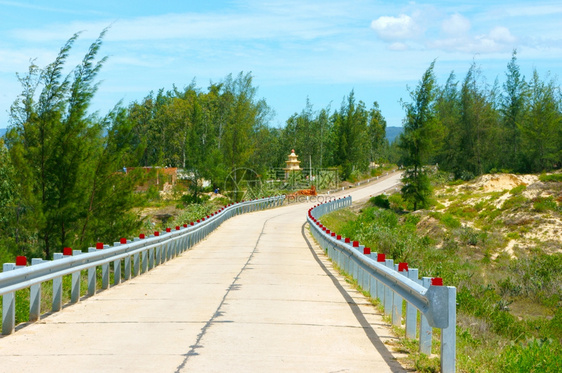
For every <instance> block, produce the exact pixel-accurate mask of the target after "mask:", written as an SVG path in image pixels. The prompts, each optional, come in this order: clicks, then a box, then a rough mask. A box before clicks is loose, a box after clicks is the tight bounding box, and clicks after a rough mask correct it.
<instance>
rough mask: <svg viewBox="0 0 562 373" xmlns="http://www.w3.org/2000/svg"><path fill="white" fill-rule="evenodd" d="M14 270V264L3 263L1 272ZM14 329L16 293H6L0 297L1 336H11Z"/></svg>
mask: <svg viewBox="0 0 562 373" xmlns="http://www.w3.org/2000/svg"><path fill="white" fill-rule="evenodd" d="M15 268H16V265H15V263H4V265H3V266H2V272H8V271H11V270H14V269H15ZM15 329H16V293H15V292H11V293H6V294H4V295H3V296H2V334H3V335H8V334H12V333H13V332H14V330H15Z"/></svg>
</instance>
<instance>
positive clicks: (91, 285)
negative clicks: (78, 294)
mask: <svg viewBox="0 0 562 373" xmlns="http://www.w3.org/2000/svg"><path fill="white" fill-rule="evenodd" d="M88 252H89V253H94V252H96V248H95V247H88ZM95 294H96V267H90V268H88V296H89V297H91V296H93V295H95Z"/></svg>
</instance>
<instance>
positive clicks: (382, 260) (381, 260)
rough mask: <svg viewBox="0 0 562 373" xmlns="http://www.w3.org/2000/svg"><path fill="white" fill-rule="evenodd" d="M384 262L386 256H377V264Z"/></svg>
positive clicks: (381, 254)
mask: <svg viewBox="0 0 562 373" xmlns="http://www.w3.org/2000/svg"><path fill="white" fill-rule="evenodd" d="M385 260H386V255H385V254H384V253H379V254H377V262H384V261H385Z"/></svg>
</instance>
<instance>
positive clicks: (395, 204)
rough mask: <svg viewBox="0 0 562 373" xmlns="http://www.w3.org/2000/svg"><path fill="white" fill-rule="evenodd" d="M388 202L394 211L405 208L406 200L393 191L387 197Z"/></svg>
mask: <svg viewBox="0 0 562 373" xmlns="http://www.w3.org/2000/svg"><path fill="white" fill-rule="evenodd" d="M388 202H389V203H390V208H391V209H393V210H395V211H402V210H404V209H406V202H405V201H404V199H403V198H402V195H401V194H400V193H394V194H392V195H390V196H389V197H388Z"/></svg>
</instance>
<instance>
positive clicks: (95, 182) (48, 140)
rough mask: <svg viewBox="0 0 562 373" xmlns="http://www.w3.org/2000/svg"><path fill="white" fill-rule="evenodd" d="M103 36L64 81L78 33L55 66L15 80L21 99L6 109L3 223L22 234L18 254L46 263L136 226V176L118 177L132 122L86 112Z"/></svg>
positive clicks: (116, 113)
mask: <svg viewBox="0 0 562 373" xmlns="http://www.w3.org/2000/svg"><path fill="white" fill-rule="evenodd" d="M104 34H105V31H103V32H102V33H101V35H100V37H99V38H98V39H97V40H95V41H94V43H92V45H91V46H90V48H89V50H88V51H87V53H86V55H85V56H84V58H83V60H82V62H81V63H80V64H79V65H78V66H77V67H76V68H75V69H74V70H73V71H72V73H71V74H69V75H68V76H66V77H64V76H63V74H62V72H63V70H64V68H65V64H66V61H67V59H68V58H69V54H70V51H71V49H72V46H73V45H74V43H75V41H76V40H77V38H78V34H75V35H74V36H73V37H72V38H70V39H69V40H68V42H67V43H66V44H65V45H64V46H63V48H62V49H61V51H60V52H59V54H58V56H57V57H56V59H55V61H54V62H52V63H51V64H49V65H47V66H46V67H45V68H39V67H37V66H35V65H34V64H31V66H30V67H29V72H28V74H27V75H26V76H23V77H22V76H18V78H19V80H20V83H21V85H22V93H21V95H20V96H19V97H18V98H17V99H16V101H15V102H14V104H13V105H12V107H11V125H10V128H9V130H8V133H7V135H6V139H7V144H8V147H9V155H10V161H11V163H12V165H13V167H14V168H15V169H17V170H18V172H17V173H12V175H10V179H11V183H12V184H13V185H17V186H18V188H17V190H18V193H17V195H15V194H13V195H12V197H13V201H12V203H11V204H12V206H13V208H14V209H15V212H16V214H15V216H12V217H11V219H10V220H11V224H14V226H17V227H21V226H25V227H26V230H28V231H27V232H26V231H25V230H22V231H19V229H18V231H17V235H16V236H14V237H13V238H14V240H13V243H14V245H15V249H16V250H17V252H18V253H23V254H25V255H28V256H31V255H33V256H43V257H47V258H48V257H50V255H51V252H52V251H53V250H54V249H57V248H59V249H60V248H62V247H64V246H66V247H74V248H84V247H87V246H88V245H89V244H91V243H92V242H96V241H101V240H104V241H107V242H112V240H115V239H117V238H119V237H121V236H122V235H126V234H127V233H128V232H131V231H133V230H134V229H135V228H137V227H138V226H139V224H140V222H139V219H138V218H137V217H136V215H134V214H132V213H130V212H129V210H130V208H131V207H132V206H133V200H134V198H133V195H132V192H133V189H134V187H135V185H136V183H137V181H138V180H139V176H138V175H134V174H132V175H127V176H125V175H124V174H123V173H119V172H117V170H119V169H121V168H122V167H123V164H124V163H123V162H124V160H125V159H126V158H127V157H128V156H129V150H130V142H131V138H130V134H131V132H132V126H131V123H130V122H129V121H128V120H127V118H126V116H125V112H124V110H123V109H119V108H118V107H117V108H115V109H114V110H113V111H111V112H110V113H109V114H108V115H107V116H106V117H104V118H98V117H94V116H89V115H88V113H87V111H88V108H89V106H90V102H91V100H92V98H93V96H94V94H95V92H96V90H97V83H96V82H95V79H96V76H97V74H98V73H99V71H100V69H101V67H102V66H103V64H104V62H105V58H101V59H99V60H98V59H97V54H98V52H99V49H100V48H101V44H102V38H103V36H104ZM104 132H106V133H107V134H105V135H104ZM22 233H24V234H22ZM9 236H10V235H9ZM9 236H8V237H9Z"/></svg>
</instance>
